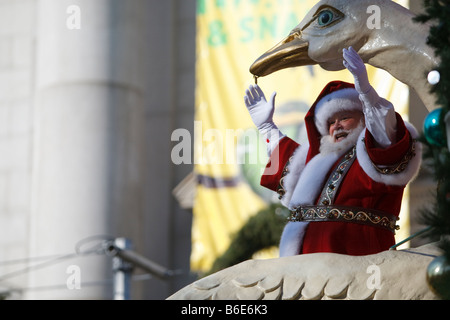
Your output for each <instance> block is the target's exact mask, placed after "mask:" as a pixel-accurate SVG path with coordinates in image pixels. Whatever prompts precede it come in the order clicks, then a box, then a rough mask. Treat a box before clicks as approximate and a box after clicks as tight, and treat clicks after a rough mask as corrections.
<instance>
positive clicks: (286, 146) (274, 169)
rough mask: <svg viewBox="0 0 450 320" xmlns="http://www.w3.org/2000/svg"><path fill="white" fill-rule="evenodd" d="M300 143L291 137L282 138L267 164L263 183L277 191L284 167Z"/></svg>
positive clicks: (264, 185)
mask: <svg viewBox="0 0 450 320" xmlns="http://www.w3.org/2000/svg"><path fill="white" fill-rule="evenodd" d="M299 146H300V145H299V144H298V143H297V142H295V141H294V140H292V139H291V138H289V137H284V138H283V139H281V140H280V142H279V143H278V145H277V146H276V148H275V149H274V150H273V152H272V154H271V156H270V159H269V162H268V163H267V165H266V168H265V170H264V173H263V175H262V177H261V185H262V186H263V187H266V188H268V189H270V190H273V191H277V187H278V185H279V183H280V179H281V177H282V174H283V169H284V167H285V166H286V163H287V162H288V161H289V158H290V157H291V156H292V154H293V153H294V151H295V149H297V148H298V147H299Z"/></svg>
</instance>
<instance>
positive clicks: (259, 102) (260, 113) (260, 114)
mask: <svg viewBox="0 0 450 320" xmlns="http://www.w3.org/2000/svg"><path fill="white" fill-rule="evenodd" d="M276 95H277V93H276V92H273V93H272V95H271V96H270V99H269V101H267V100H266V97H265V95H264V92H263V91H262V90H261V88H260V87H259V86H258V85H257V84H255V85H250V86H249V87H248V89H247V90H246V91H245V96H244V102H245V106H246V107H247V110H248V112H249V113H250V117H251V118H252V121H253V123H254V124H255V126H256V127H257V128H258V131H259V133H260V134H261V135H262V136H263V137H264V138H265V139H266V142H267V153H268V155H269V156H270V154H271V153H272V151H273V150H274V148H275V147H276V145H277V144H278V142H279V141H280V140H281V139H282V138H283V137H284V134H282V133H281V132H280V130H279V129H278V127H277V126H276V125H275V124H274V123H273V114H274V112H275V96H276Z"/></svg>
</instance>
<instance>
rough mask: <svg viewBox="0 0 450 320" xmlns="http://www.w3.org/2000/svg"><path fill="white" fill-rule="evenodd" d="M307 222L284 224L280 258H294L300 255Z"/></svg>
mask: <svg viewBox="0 0 450 320" xmlns="http://www.w3.org/2000/svg"><path fill="white" fill-rule="evenodd" d="M307 227H308V222H293V221H290V222H288V223H287V224H286V226H285V227H284V229H283V233H282V234H281V240H280V257H288V256H295V255H297V254H299V253H300V249H301V246H302V243H303V237H304V236H305V232H306V228H307Z"/></svg>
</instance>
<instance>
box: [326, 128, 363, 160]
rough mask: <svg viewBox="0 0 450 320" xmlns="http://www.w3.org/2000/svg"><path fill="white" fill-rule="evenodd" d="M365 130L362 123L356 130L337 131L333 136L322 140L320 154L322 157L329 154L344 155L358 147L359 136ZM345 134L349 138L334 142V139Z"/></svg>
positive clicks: (327, 136)
mask: <svg viewBox="0 0 450 320" xmlns="http://www.w3.org/2000/svg"><path fill="white" fill-rule="evenodd" d="M363 129H364V123H363V122H362V121H361V122H360V123H359V124H358V126H357V127H356V128H355V129H352V130H337V131H335V132H334V133H333V136H331V135H326V136H323V137H322V138H321V139H320V153H321V154H322V155H327V154H329V153H332V152H334V153H336V154H339V155H340V154H343V153H344V152H346V151H347V150H349V149H350V148H351V147H353V146H354V145H356V140H357V139H358V137H359V134H360V133H361V131H362V130H363ZM342 132H345V133H347V136H346V137H345V138H344V139H343V140H341V141H337V142H336V141H334V137H335V136H336V135H337V134H339V133H342Z"/></svg>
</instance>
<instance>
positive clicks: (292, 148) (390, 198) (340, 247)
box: [261, 114, 421, 255]
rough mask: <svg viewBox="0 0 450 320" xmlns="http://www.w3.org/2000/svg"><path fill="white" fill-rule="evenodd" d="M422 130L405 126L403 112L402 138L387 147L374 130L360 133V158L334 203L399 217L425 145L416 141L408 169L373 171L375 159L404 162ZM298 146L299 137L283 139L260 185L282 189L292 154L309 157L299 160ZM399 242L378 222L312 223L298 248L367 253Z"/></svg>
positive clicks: (387, 163) (399, 130)
mask: <svg viewBox="0 0 450 320" xmlns="http://www.w3.org/2000/svg"><path fill="white" fill-rule="evenodd" d="M417 135H418V134H417V132H416V131H415V129H414V128H413V127H412V126H411V125H409V124H407V125H405V123H404V121H403V120H402V118H401V117H400V115H398V114H397V140H396V141H397V142H396V143H395V144H393V145H391V146H390V147H388V148H386V149H381V148H377V147H376V144H375V140H374V139H373V137H372V135H371V134H370V132H369V131H368V130H364V131H363V132H362V134H361V137H365V139H364V140H362V139H359V141H358V144H359V145H357V150H356V152H357V158H356V159H355V161H354V162H353V164H352V165H351V167H350V169H349V171H348V173H347V174H346V176H345V177H344V179H343V181H342V183H341V186H340V188H339V190H338V191H337V193H336V196H335V200H334V204H335V205H341V206H351V207H363V208H370V209H376V210H380V211H383V212H385V213H388V214H391V215H394V216H398V215H399V213H400V208H401V203H402V197H403V192H404V189H405V186H406V184H407V183H408V182H409V181H410V180H411V179H412V178H413V177H414V176H415V175H416V174H417V171H418V169H419V167H420V158H421V149H420V148H419V147H418V146H416V150H415V154H416V155H415V157H413V159H412V160H411V161H409V163H408V167H407V169H406V170H405V171H403V172H401V173H398V174H390V175H383V174H380V173H379V172H377V171H375V170H374V167H373V164H375V165H380V166H381V165H384V166H392V165H395V164H398V163H400V162H401V161H402V159H403V158H404V156H405V155H406V154H407V153H408V152H409V151H410V149H411V146H412V145H413V138H415V137H417ZM417 144H418V143H416V145H417ZM299 148H300V145H299V144H298V143H297V142H295V141H293V140H292V139H290V138H288V137H285V138H283V139H282V140H281V141H280V142H279V144H278V146H277V147H276V149H275V150H274V152H273V153H272V155H271V157H270V161H269V163H268V165H267V167H266V172H265V173H264V174H263V176H262V178H261V185H262V186H265V187H267V188H269V189H271V190H274V191H277V188H279V185H280V179H281V178H282V172H283V169H285V166H286V164H287V163H288V160H289V159H290V158H291V162H292V161H304V159H303V160H295V157H293V154H294V153H295V152H296V150H298V149H299ZM298 158H301V157H298ZM338 161H339V160H338ZM291 165H294V166H295V165H296V164H295V163H294V164H292V163H290V164H289V166H291ZM303 165H305V164H304V163H303ZM306 165H308V164H307V163H306ZM274 167H275V168H276V170H275V171H276V172H275V174H274V172H273V168H274ZM269 168H270V170H269ZM332 168H334V165H333V166H332ZM329 173H330V172H329ZM329 173H328V174H329ZM327 176H328V175H327ZM317 200H318V199H316V200H315V201H316V202H315V203H316V204H317ZM394 244H395V239H394V233H393V232H391V231H389V230H386V229H382V228H379V227H375V226H369V225H361V224H356V223H351V222H334V221H333V222H310V223H309V224H308V226H307V229H306V232H305V234H304V237H303V241H299V243H298V246H299V248H298V253H315V252H334V253H341V254H349V255H367V254H374V253H378V252H381V251H384V250H387V249H389V247H390V246H392V245H394Z"/></svg>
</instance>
